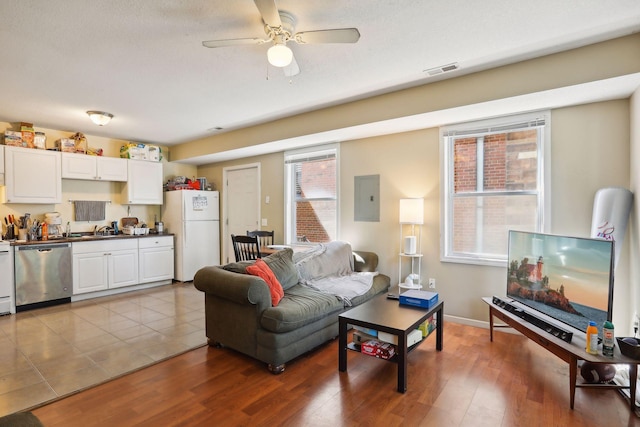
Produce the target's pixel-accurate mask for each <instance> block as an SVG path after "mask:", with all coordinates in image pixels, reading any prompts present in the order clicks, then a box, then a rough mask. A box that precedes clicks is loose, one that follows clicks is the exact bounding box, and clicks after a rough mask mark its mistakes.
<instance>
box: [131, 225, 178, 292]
mask: <svg viewBox="0 0 640 427" xmlns="http://www.w3.org/2000/svg"><path fill="white" fill-rule="evenodd" d="M138 244H139V257H140V258H139V266H140V276H139V279H138V281H139V283H150V282H157V281H160V280H167V279H169V280H171V279H173V268H174V265H173V264H174V257H173V236H158V237H147V238H144V239H140V240H139V242H138Z"/></svg>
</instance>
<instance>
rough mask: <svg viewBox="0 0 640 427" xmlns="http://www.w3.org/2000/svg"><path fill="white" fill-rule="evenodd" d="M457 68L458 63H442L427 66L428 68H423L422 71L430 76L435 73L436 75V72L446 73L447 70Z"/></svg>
mask: <svg viewBox="0 0 640 427" xmlns="http://www.w3.org/2000/svg"><path fill="white" fill-rule="evenodd" d="M458 68H459V65H458V63H457V62H454V63H452V64H447V65H442V66H440V67H435V68H429V69H428V70H424V72H425V73H427V74H428V75H430V76H435V75H438V74H442V73H447V72H449V71H453V70H457V69H458Z"/></svg>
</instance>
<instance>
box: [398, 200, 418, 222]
mask: <svg viewBox="0 0 640 427" xmlns="http://www.w3.org/2000/svg"><path fill="white" fill-rule="evenodd" d="M423 223H424V199H400V224H423Z"/></svg>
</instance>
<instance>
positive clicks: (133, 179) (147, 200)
mask: <svg viewBox="0 0 640 427" xmlns="http://www.w3.org/2000/svg"><path fill="white" fill-rule="evenodd" d="M127 168H128V171H129V179H128V180H127V183H126V184H125V185H124V186H123V187H124V188H123V190H122V196H123V200H122V203H123V204H126V205H161V204H162V202H163V200H162V180H163V179H164V177H163V175H162V163H160V162H150V161H146V160H128V161H127Z"/></svg>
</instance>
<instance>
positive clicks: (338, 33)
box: [293, 28, 360, 44]
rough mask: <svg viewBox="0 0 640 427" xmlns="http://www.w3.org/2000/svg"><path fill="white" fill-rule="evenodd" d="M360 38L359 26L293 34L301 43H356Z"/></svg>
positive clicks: (294, 38)
mask: <svg viewBox="0 0 640 427" xmlns="http://www.w3.org/2000/svg"><path fill="white" fill-rule="evenodd" d="M359 39H360V31H358V29H357V28H337V29H335V30H318V31H301V32H299V33H296V34H295V35H294V36H293V40H295V41H296V42H297V43H300V44H312V43H355V42H357V41H358V40H359Z"/></svg>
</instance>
